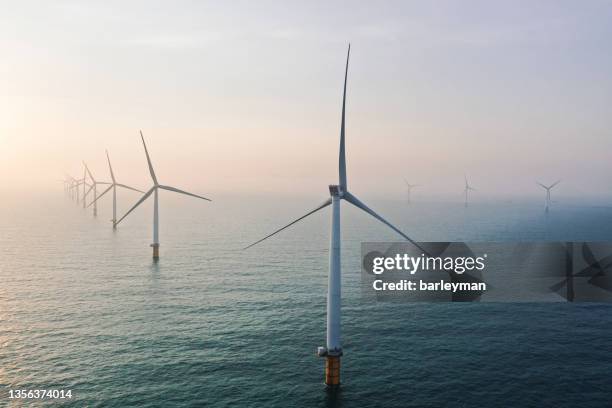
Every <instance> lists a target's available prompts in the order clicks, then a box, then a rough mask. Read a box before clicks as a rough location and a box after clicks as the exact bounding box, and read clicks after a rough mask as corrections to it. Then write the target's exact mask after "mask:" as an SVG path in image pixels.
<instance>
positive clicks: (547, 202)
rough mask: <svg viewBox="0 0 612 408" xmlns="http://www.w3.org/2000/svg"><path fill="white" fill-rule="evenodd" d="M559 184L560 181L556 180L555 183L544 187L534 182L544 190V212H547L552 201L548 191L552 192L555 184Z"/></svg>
mask: <svg viewBox="0 0 612 408" xmlns="http://www.w3.org/2000/svg"><path fill="white" fill-rule="evenodd" d="M560 182H561V180H557V181H556V182H554V183H552V184H551V185H550V186H545V185H544V184H542V183H540V182H539V181H536V184H538V185H539V186H540V187H542V188H543V189H544V190H546V201H545V207H544V211H546V212H548V207H549V206H550V204H551V203H552V201H551V199H550V190H552V189H553V187H554V186H556V185H557V184H559V183H560Z"/></svg>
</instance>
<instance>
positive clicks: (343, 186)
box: [338, 44, 351, 191]
mask: <svg viewBox="0 0 612 408" xmlns="http://www.w3.org/2000/svg"><path fill="white" fill-rule="evenodd" d="M350 55H351V44H349V46H348V51H347V53H346V68H345V70H344V92H343V93H342V122H341V124H340V157H339V159H338V167H339V173H340V187H341V189H342V191H346V189H347V184H346V152H345V149H344V130H345V113H346V79H347V76H348V64H349V56H350Z"/></svg>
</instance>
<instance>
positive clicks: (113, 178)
mask: <svg viewBox="0 0 612 408" xmlns="http://www.w3.org/2000/svg"><path fill="white" fill-rule="evenodd" d="M106 160H108V168H109V169H110V174H111V179H112V180H113V183H114V182H115V174H114V173H113V166H111V162H110V157H109V156H108V150H106Z"/></svg>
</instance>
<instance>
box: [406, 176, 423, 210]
mask: <svg viewBox="0 0 612 408" xmlns="http://www.w3.org/2000/svg"><path fill="white" fill-rule="evenodd" d="M404 183H406V188H407V189H408V204H410V203H411V202H412V200H411V196H412V189H413V188H416V187H421V185H420V184H410V183H409V182H408V180H406V179H404Z"/></svg>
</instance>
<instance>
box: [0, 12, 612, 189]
mask: <svg viewBox="0 0 612 408" xmlns="http://www.w3.org/2000/svg"><path fill="white" fill-rule="evenodd" d="M1 7H2V13H0V53H1V54H0V55H2V61H1V63H0V89H1V90H2V91H1V92H0V180H1V183H0V192H2V191H4V192H10V191H20V190H33V189H36V190H49V191H52V190H57V191H61V183H60V182H59V180H61V179H62V178H63V177H64V174H65V173H69V174H71V175H74V176H78V175H79V174H82V164H81V163H82V161H83V160H85V161H86V162H87V163H88V164H89V165H90V167H91V170H92V171H93V172H94V175H95V176H97V178H98V179H105V178H108V169H107V165H106V161H105V154H104V150H105V149H108V150H109V153H110V156H111V159H112V160H113V167H114V170H115V173H116V175H117V177H118V178H119V179H120V180H121V181H122V182H124V183H126V184H131V185H135V186H138V187H142V188H145V187H147V186H148V185H150V183H151V182H150V179H149V175H148V171H147V167H146V161H145V156H144V151H143V148H142V144H141V142H140V139H139V136H138V131H139V130H140V129H142V131H143V133H144V135H145V138H146V140H147V143H148V147H149V152H150V153H151V157H152V160H153V164H154V166H155V169H156V173H157V177H158V178H159V180H160V182H163V183H164V184H169V185H173V186H177V187H181V188H185V189H189V190H190V191H193V192H196V193H201V194H204V195H207V196H214V195H215V194H227V193H260V194H268V193H278V194H290V195H308V196H315V195H316V196H317V197H318V196H325V195H326V194H327V185H328V184H332V183H337V179H338V175H337V156H338V141H339V127H340V111H341V102H342V101H341V96H342V81H343V75H344V63H345V58H346V49H347V45H348V43H349V42H350V43H351V62H350V67H349V81H348V92H347V98H348V100H347V146H346V150H347V168H348V183H349V186H350V188H351V189H352V190H353V191H354V192H355V193H359V194H361V195H373V196H381V197H400V196H402V195H403V194H405V192H404V189H403V181H402V179H403V178H406V179H408V180H409V181H410V182H413V183H418V184H422V185H423V188H422V194H425V195H432V196H435V195H437V194H441V195H444V194H447V195H449V196H454V195H458V196H460V193H461V190H462V188H463V177H464V174H465V175H467V176H468V178H469V179H470V182H471V184H472V185H474V186H475V187H476V188H478V190H479V193H480V194H482V195H483V196H484V195H491V196H496V195H502V196H513V195H534V196H538V197H539V196H540V195H541V194H542V193H541V191H539V190H538V187H537V186H536V185H535V181H542V182H544V183H552V182H554V181H556V180H557V179H562V180H563V183H562V184H560V185H559V187H560V188H559V193H560V194H567V195H587V196H600V195H604V196H605V195H608V196H610V197H612V171H611V170H612V160H611V158H612V157H611V156H612V155H611V151H612V149H611V148H612V137H611V134H610V130H611V129H612V80H611V77H612V53H610V50H609V41H610V38H612V24H610V21H612V2H611V1H598V0H592V1H588V2H577V1H545V0H541V1H537V2H533V1H495V2H491V1H461V2H458V1H452V0H449V1H381V2H365V1H363V2H360V1H352V2H340V1H338V2H327V1H321V2H318V1H301V2H293V1H258V2H252V1H232V2H222V1H218V2H204V1H163V2H161V1H98V2H93V1H53V2H47V1H39V2H31V1H20V2H12V1H2V5H1ZM561 187H562V188H561Z"/></svg>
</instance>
